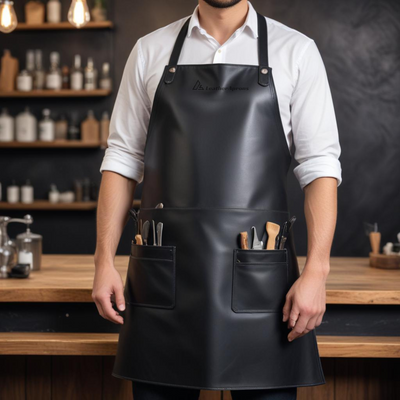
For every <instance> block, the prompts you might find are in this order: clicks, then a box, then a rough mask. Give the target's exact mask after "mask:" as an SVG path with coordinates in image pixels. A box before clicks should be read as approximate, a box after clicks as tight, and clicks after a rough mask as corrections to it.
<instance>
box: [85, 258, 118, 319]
mask: <svg viewBox="0 0 400 400" xmlns="http://www.w3.org/2000/svg"><path fill="white" fill-rule="evenodd" d="M92 298H93V300H94V302H95V303H96V307H97V310H98V311H99V314H100V315H101V316H102V317H103V318H105V319H108V320H109V321H111V322H114V323H115V324H123V323H124V319H123V318H122V317H121V316H120V315H119V313H118V312H116V311H115V310H114V309H113V308H112V305H111V300H114V299H115V304H116V305H117V308H118V310H120V311H124V310H125V298H124V285H123V282H122V278H121V275H120V274H119V272H118V271H117V270H116V269H115V268H114V266H107V267H100V266H98V267H96V272H95V274H94V280H93V291H92Z"/></svg>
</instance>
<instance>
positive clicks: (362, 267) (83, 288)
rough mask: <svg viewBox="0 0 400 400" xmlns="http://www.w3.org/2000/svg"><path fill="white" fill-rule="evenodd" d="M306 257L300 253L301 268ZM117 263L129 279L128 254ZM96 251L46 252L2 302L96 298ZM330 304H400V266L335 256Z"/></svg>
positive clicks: (3, 283) (10, 282)
mask: <svg viewBox="0 0 400 400" xmlns="http://www.w3.org/2000/svg"><path fill="white" fill-rule="evenodd" d="M305 260H306V258H305V257H298V261H299V266H300V269H302V268H303V266H304V263H305ZM115 265H116V268H117V269H118V271H119V272H120V273H121V276H122V279H123V280H124V281H125V276H126V269H127V267H128V256H117V257H116V259H115ZM93 275H94V263H93V256H92V255H43V258H42V269H41V270H40V271H33V272H31V274H30V276H29V278H27V279H12V278H10V279H0V302H28V301H29V302H92V297H91V293H92V284H93ZM327 304H370V305H371V304H386V305H399V304H400V270H383V269H375V268H371V267H370V266H369V259H368V258H367V257H365V258H364V257H332V258H331V271H330V274H329V277H328V281H327Z"/></svg>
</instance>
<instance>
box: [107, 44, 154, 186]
mask: <svg viewBox="0 0 400 400" xmlns="http://www.w3.org/2000/svg"><path fill="white" fill-rule="evenodd" d="M144 68H145V65H144V60H143V56H142V52H141V42H140V39H139V40H138V41H137V42H136V44H135V45H134V47H133V49H132V51H131V53H130V55H129V57H128V60H127V62H126V65H125V68H124V72H123V75H122V80H121V84H120V87H119V90H118V94H117V98H116V100H115V104H114V108H113V112H112V115H111V121H110V135H109V137H108V140H107V145H108V148H107V149H106V152H105V154H104V158H103V161H102V164H101V167H100V172H103V171H113V172H116V173H118V174H120V175H123V176H125V177H126V178H129V179H133V180H135V181H137V182H138V183H140V182H141V181H142V180H143V172H144V147H145V143H146V134H147V126H148V123H149V119H150V108H151V107H150V100H149V97H148V95H147V92H146V90H145V88H144V84H143V71H144Z"/></svg>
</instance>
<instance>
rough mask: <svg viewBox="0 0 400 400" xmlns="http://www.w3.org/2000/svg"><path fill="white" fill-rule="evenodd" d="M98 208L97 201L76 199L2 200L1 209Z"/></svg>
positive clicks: (136, 202) (134, 202)
mask: <svg viewBox="0 0 400 400" xmlns="http://www.w3.org/2000/svg"><path fill="white" fill-rule="evenodd" d="M140 203H141V201H140V199H135V200H134V201H133V205H132V206H133V207H134V208H140ZM96 208H97V201H75V202H73V203H50V202H49V201H48V200H35V201H34V202H33V203H31V204H24V203H8V202H6V201H0V211H1V210H27V211H29V210H41V211H45V210H49V211H51V210H75V211H88V210H95V209H96Z"/></svg>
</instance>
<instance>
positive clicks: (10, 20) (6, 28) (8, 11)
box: [0, 0, 18, 33]
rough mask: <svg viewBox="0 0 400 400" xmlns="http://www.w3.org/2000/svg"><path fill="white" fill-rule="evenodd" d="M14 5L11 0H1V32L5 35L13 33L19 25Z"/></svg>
mask: <svg viewBox="0 0 400 400" xmlns="http://www.w3.org/2000/svg"><path fill="white" fill-rule="evenodd" d="M13 5H14V3H13V2H12V1H9V0H0V31H1V32H4V33H10V32H12V31H13V30H14V29H15V28H16V26H17V24H18V20H17V16H16V15H15V11H14V7H13Z"/></svg>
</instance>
